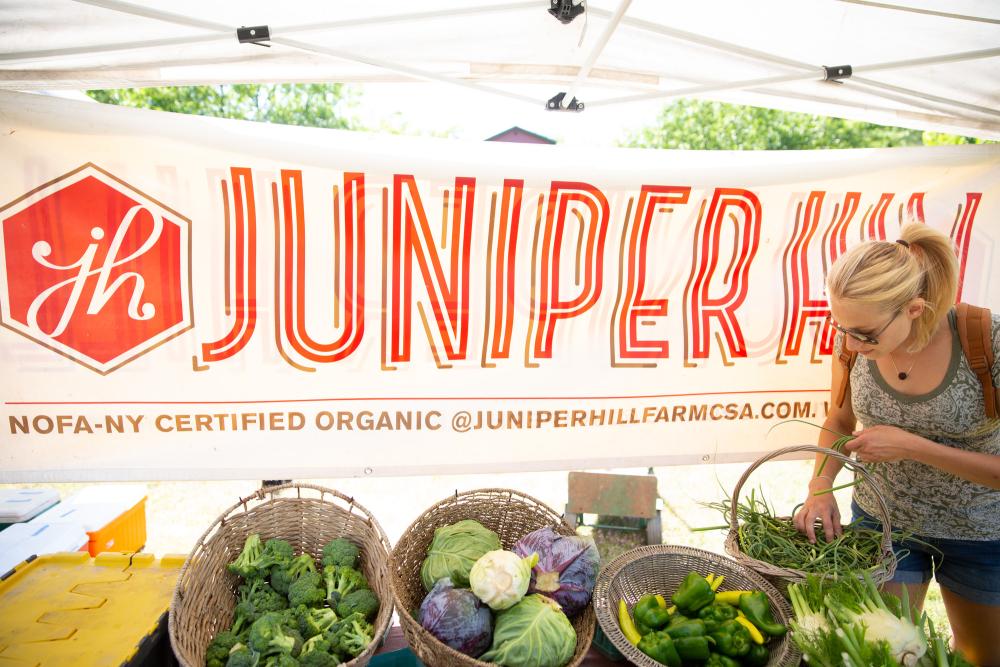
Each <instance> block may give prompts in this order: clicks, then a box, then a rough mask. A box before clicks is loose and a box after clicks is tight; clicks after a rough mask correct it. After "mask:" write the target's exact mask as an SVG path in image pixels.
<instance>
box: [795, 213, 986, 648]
mask: <svg viewBox="0 0 1000 667" xmlns="http://www.w3.org/2000/svg"><path fill="white" fill-rule="evenodd" d="M957 276H958V263H957V260H956V257H955V253H954V250H953V248H952V244H951V241H950V239H948V237H946V236H945V235H944V234H942V233H941V232H938V231H936V230H934V229H932V228H930V227H927V226H926V225H922V224H911V225H907V226H905V227H904V228H903V230H902V232H901V238H900V240H898V241H896V242H891V241H869V242H866V243H862V244H860V245H858V246H856V247H854V248H852V249H851V250H850V251H849V252H847V253H846V254H844V255H843V256H841V257H840V258H839V259H838V260H837V261H836V263H834V265H833V267H832V268H831V270H830V274H829V276H828V278H827V288H828V290H827V291H828V294H829V298H830V313H831V319H830V323H831V325H832V326H833V327H835V328H836V329H837V334H836V337H835V339H834V347H835V352H834V361H833V392H834V396H836V393H837V391H838V389H839V388H840V386H841V382H842V380H843V374H844V373H845V369H844V366H843V364H841V363H840V362H839V361H838V355H839V354H840V351H841V349H842V348H843V346H844V345H846V346H847V350H848V351H853V352H856V353H857V355H858V356H857V357H856V360H855V363H854V365H853V367H852V369H851V371H850V400H845V401H844V402H843V405H841V406H839V407H838V406H837V405H835V402H834V403H832V404H831V411H830V413H829V415H828V416H827V418H826V421H825V422H824V426H825V427H826V428H827V429H830V430H832V431H836V432H838V433H853V434H854V435H855V436H856V437H855V438H854V439H853V440H851V441H850V442H849V443H848V444H847V445H846V446H845V448H844V449H845V453H849V452H853V453H854V454H855V455H856V457H857V459H858V460H860V461H863V462H864V463H867V464H876V465H877V466H878V468H880V469H881V470H884V472H885V474H886V479H887V480H888V481H887V484H888V486H887V487H886V488H884V489H883V491H884V497H885V500H886V503H887V505H888V508H889V518H890V521H891V523H892V526H893V528H894V529H902V530H906V531H909V532H912V533H914V534H915V535H916V536H917V537H918V538H919V539H920V540H922V541H924V542H927V543H929V544H931V545H933V547H934V548H932V549H926V548H921V547H920V546H919V545H916V544H912V543H907V544H906V546H905V548H906V549H907V550H908V551H909V555H906V556H904V557H903V558H902V559H901V560H900V562H899V565H898V567H897V569H896V574H895V576H894V578H893V579H892V581H891V582H890V583H888V584H886V586H885V588H886V590H887V591H889V592H890V593H893V594H896V595H900V594H901V592H902V588H901V587H902V584H906V585H907V588H908V590H909V594H910V599H911V600H912V601H913V604H914V606H916V607H917V608H922V607H923V602H924V597H925V595H926V593H927V584H928V582H929V581H930V578H931V576H932V572H933V573H934V574H935V576H936V577H937V580H938V583H939V584H940V585H941V594H942V597H943V598H944V603H945V607H946V609H947V611H948V619H949V621H950V622H951V628H952V632H953V634H954V637H955V644H956V647H957V648H959V649H961V650H962V652H963V653H965V655H966V657H967V658H968V659H970V660H972V661H973V662H974V663H976V664H978V665H1000V419H989V418H988V417H987V416H986V412H985V406H984V402H983V391H982V385H981V384H980V382H979V380H978V379H977V377H976V375H975V374H974V373H973V371H972V369H971V368H970V367H969V364H968V362H967V360H966V359H965V355H964V354H963V352H962V347H961V344H960V340H959V338H958V332H957V329H956V318H955V311H954V309H953V308H952V305H953V304H954V302H955V296H956V292H957V282H958V278H957ZM992 341H993V349H994V358H995V359H996V360H997V361H996V363H994V365H993V368H992V369H991V371H992V376H993V381H994V385H997V384H1000V316H998V315H996V314H994V315H993V322H992ZM859 421H860V422H861V424H863V426H864V428H862V429H861V430H858V427H859V424H858V422H859ZM836 438H837V436H836V435H834V434H833V433H830V432H829V431H823V433H822V435H821V436H820V439H819V444H820V446H822V447H830V446H831V445H832V444H833V441H834V440H836ZM822 458H823V457H822V456H817V457H816V465H815V468H814V472H813V476H812V478H811V479H810V480H809V493H808V494H807V496H806V501H805V504H804V505H803V507H802V509H801V510H800V511H799V512H798V513H797V514H796V516H795V519H794V521H795V525H796V528H798V530H799V531H800V532H803V533H805V534H806V535H807V536H808V537H809V539H810V541H815V540H816V535H815V533H816V528H815V527H814V526H815V522H816V520H819V521H820V523H821V524H822V528H823V533H824V534H825V537H826V539H827V540H830V539H833V537H834V535H837V534H840V532H841V522H840V513H839V511H838V509H837V504H836V501H835V499H834V497H833V494H829V493H828V494H822V495H819V496H816V495H813V494H814V493H815V492H816V491H820V490H822V489H828V488H830V487H832V486H833V485H834V479H835V478H836V476H837V473H838V471H839V470H840V469H841V467H842V466H841V464H840V463H839V462H838V461H836V460H834V459H830V460H829V461H828V462H827V464H826V465H825V467H824V468H823V470H822V473H821V474H817V472H818V471H819V466H820V461H821V460H822ZM876 507H877V504H876V502H875V500H874V495H873V493H872V490H871V489H870V488H869V487H868V485H865V484H861V485H858V486H856V487H855V491H854V500H853V502H852V510H853V512H854V518H855V519H859V518H860V519H862V520H864V521H865V522H867V523H869V524H871V525H875V524H877V521H876V519H874V518H873V515H875V514H876V513H877V510H876ZM896 547H897V551H899V550H900V549H899V546H898V545H896ZM935 549H936V550H940V552H938V551H936V550H935ZM941 554H943V559H941V558H940V555H941ZM933 557H936V558H937V559H938V561H939V562H937V563H936V570H934V569H933V568H932V558H933Z"/></svg>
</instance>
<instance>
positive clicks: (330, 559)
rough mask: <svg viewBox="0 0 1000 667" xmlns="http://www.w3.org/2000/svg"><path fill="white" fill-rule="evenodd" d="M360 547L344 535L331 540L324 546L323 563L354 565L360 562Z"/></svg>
mask: <svg viewBox="0 0 1000 667" xmlns="http://www.w3.org/2000/svg"><path fill="white" fill-rule="evenodd" d="M360 553H361V552H360V551H359V550H358V548H357V547H356V546H355V545H354V544H352V543H351V542H348V541H347V540H345V539H344V538H343V537H338V538H337V539H335V540H331V541H329V542H327V543H326V545H325V546H324V547H323V565H342V566H344V567H354V566H355V564H356V563H357V562H358V555H359V554H360Z"/></svg>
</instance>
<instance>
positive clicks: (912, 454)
mask: <svg viewBox="0 0 1000 667" xmlns="http://www.w3.org/2000/svg"><path fill="white" fill-rule="evenodd" d="M844 450H845V451H851V452H855V453H856V454H857V457H858V459H859V460H861V461H864V462H866V463H869V462H870V463H881V462H883V461H900V460H903V459H910V460H913V461H917V462H919V463H923V464H925V465H929V466H933V467H935V468H937V469H939V470H944V471H945V472H949V473H951V474H952V475H955V476H956V477H961V478H962V479H967V480H969V481H970V482H975V483H976V484H982V485H983V486H988V487H990V488H992V489H1000V456H997V455H995V454H986V453H984V452H970V451H969V450H966V449H958V448H957V447H949V446H947V445H942V444H939V443H936V442H934V441H932V440H928V439H927V438H922V437H920V436H919V435H915V434H913V433H909V432H907V431H904V430H903V429H901V428H897V427H895V426H872V427H871V428H866V429H864V430H863V431H858V432H857V437H856V438H854V440H851V441H850V442H849V443H847V445H845V446H844Z"/></svg>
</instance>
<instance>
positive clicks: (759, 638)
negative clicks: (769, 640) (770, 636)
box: [736, 611, 764, 644]
mask: <svg viewBox="0 0 1000 667" xmlns="http://www.w3.org/2000/svg"><path fill="white" fill-rule="evenodd" d="M736 622H737V623H739V624H740V625H742V626H743V627H744V628H746V629H747V631H748V632H749V633H750V639H752V640H753V642H754V643H755V644H763V643H764V635H762V634H761V633H760V630H758V629H757V626H756V625H754V624H753V623H751V622H750V621H749V620H747V617H746V615H745V614H744V613H743V612H742V611H738V612H736Z"/></svg>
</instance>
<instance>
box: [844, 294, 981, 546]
mask: <svg viewBox="0 0 1000 667" xmlns="http://www.w3.org/2000/svg"><path fill="white" fill-rule="evenodd" d="M948 322H949V324H950V325H951V328H952V340H953V344H952V350H951V363H950V364H949V365H948V371H947V373H946V374H945V377H944V380H942V382H941V384H940V385H939V386H938V387H937V388H936V389H934V390H933V391H931V392H929V393H927V394H922V395H919V396H907V395H905V394H901V393H899V392H897V391H896V390H894V389H893V388H892V387H890V386H889V385H888V384H887V383H886V381H885V379H884V378H883V377H882V374H881V373H880V372H879V369H878V366H876V364H875V362H874V361H871V360H869V359H865V358H863V357H860V356H859V357H857V359H856V361H855V363H854V367H853V368H852V369H851V405H852V406H853V408H854V414H855V416H856V417H857V419H858V421H859V422H860V425H859V426H862V425H863V426H864V427H869V426H876V425H879V424H884V425H888V426H896V427H899V428H901V429H903V430H905V431H908V432H910V433H913V434H916V435H919V436H922V437H924V438H927V439H928V440H932V441H934V442H936V443H939V444H942V445H946V446H948V447H957V448H959V449H966V450H969V451H973V452H983V453H987V454H993V455H994V456H1000V419H992V420H991V419H988V418H987V417H986V409H985V406H984V403H983V390H982V385H981V384H980V383H979V379H978V378H977V377H976V375H975V373H973V372H972V368H970V366H969V362H968V360H967V359H966V358H965V354H964V353H963V352H962V344H961V341H960V340H959V338H958V329H957V320H956V315H955V310H954V309H952V310H951V311H950V312H949V313H948ZM992 325H993V326H992V334H993V357H994V364H993V368H992V369H991V371H992V374H993V382H994V385H1000V315H998V314H994V315H993V322H992ZM843 343H844V340H843V334H841V333H838V334H837V336H836V338H835V340H834V347H835V350H836V351H835V355H839V354H840V350H841V348H842V346H843ZM836 358H837V357H836V356H834V363H837V361H836ZM872 467H873V468H874V470H875V471H876V472H877V473H878V476H879V477H880V478H882V479H883V480H884V481H882V482H881V483H882V484H883V485H884V486H885V488H884V489H883V491H884V494H883V495H884V497H885V501H886V505H887V506H888V509H889V519H890V521H891V523H892V527H893V529H894V530H904V531H908V532H912V533H914V534H916V535H923V536H927V537H938V538H948V539H961V540H997V539H1000V490H997V489H991V488H989V487H987V486H983V485H982V484H976V483H975V482H970V481H967V480H964V479H962V478H960V477H957V476H955V475H953V474H951V473H948V472H945V471H943V470H939V469H937V468H934V467H931V466H928V465H925V464H923V463H918V462H916V461H910V460H905V461H897V462H893V463H878V464H873V466H872ZM854 499H855V501H856V502H857V503H858V505H860V506H861V508H862V509H864V510H865V511H866V512H868V513H869V514H872V515H874V516H878V511H877V508H878V503H877V502H876V500H875V494H874V492H873V491H872V489H871V488H870V487H869V486H868V485H867V484H859V485H858V486H856V487H855V491H854Z"/></svg>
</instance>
